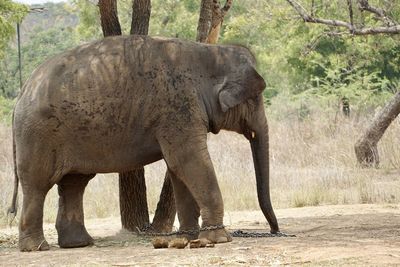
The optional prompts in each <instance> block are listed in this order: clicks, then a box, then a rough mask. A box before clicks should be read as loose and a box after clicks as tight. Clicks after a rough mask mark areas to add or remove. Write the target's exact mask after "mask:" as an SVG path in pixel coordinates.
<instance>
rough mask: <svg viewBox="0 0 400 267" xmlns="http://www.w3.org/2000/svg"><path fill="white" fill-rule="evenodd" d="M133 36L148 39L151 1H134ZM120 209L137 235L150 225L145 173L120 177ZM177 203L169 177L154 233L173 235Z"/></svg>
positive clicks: (162, 196) (162, 192) (164, 188)
mask: <svg viewBox="0 0 400 267" xmlns="http://www.w3.org/2000/svg"><path fill="white" fill-rule="evenodd" d="M132 9H133V12H132V24H131V31H130V32H131V34H141V35H147V34H148V31H149V21H150V12H151V2H150V0H134V1H133V5H132ZM119 188H120V191H119V194H120V195H119V200H120V201H119V205H120V211H121V223H122V227H123V228H124V229H127V230H129V231H137V228H139V229H141V230H143V229H145V228H146V227H147V226H148V225H149V211H148V206H147V197H146V182H145V177H144V169H143V168H140V169H137V170H134V171H130V172H127V173H121V174H120V175H119ZM175 213H176V211H175V200H174V194H173V190H172V185H171V182H170V181H169V177H168V174H166V176H165V180H164V185H163V189H162V191H161V195H160V200H159V202H158V204H157V209H156V214H155V216H154V220H153V223H152V228H153V230H155V231H157V232H169V231H171V230H172V226H173V224H174V220H175Z"/></svg>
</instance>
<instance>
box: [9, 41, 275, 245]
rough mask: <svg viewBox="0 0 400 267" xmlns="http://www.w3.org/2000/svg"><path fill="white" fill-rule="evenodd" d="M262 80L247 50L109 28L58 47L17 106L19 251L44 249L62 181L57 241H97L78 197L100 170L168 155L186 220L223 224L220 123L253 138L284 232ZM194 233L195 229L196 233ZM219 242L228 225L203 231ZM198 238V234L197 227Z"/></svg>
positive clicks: (260, 177)
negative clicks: (213, 140)
mask: <svg viewBox="0 0 400 267" xmlns="http://www.w3.org/2000/svg"><path fill="white" fill-rule="evenodd" d="M264 88H265V82H264V80H263V78H262V77H261V76H260V75H259V74H258V73H257V71H256V70H255V60H254V57H253V56H252V54H251V53H250V52H249V51H248V49H246V48H243V47H239V46H215V45H205V44H198V43H193V42H186V41H181V40H178V39H161V38H150V37H143V36H124V37H121V36H119V37H110V38H106V39H104V40H101V41H97V42H93V43H90V44H86V45H83V46H79V47H77V48H75V49H73V50H71V51H68V52H65V53H63V54H61V55H58V56H55V57H53V58H52V59H50V60H48V61H47V62H45V63H44V64H42V65H41V66H40V67H39V68H38V69H36V70H35V71H34V73H33V74H32V76H31V77H30V78H29V80H28V81H27V82H26V84H25V86H24V88H23V90H22V92H21V94H20V97H19V99H18V101H17V104H16V107H15V110H14V121H13V135H14V150H15V160H16V179H18V178H19V180H20V182H21V186H22V190H23V208H22V214H21V219H20V226H19V248H20V250H21V251H31V250H46V249H49V246H48V244H47V242H46V241H45V239H44V236H43V227H42V220H43V219H42V218H43V202H44V199H45V196H46V194H47V192H48V191H49V189H50V188H51V187H52V186H53V185H55V184H58V186H59V194H60V208H59V212H58V217H57V223H56V228H57V231H58V235H59V244H60V246H61V247H77V246H86V245H89V244H91V243H92V242H93V241H92V238H91V237H90V236H89V234H88V233H87V232H86V229H85V226H84V221H83V208H82V196H83V193H84V189H85V186H86V184H87V182H88V181H89V180H90V179H91V178H92V177H93V175H94V174H96V173H109V172H119V173H120V172H124V171H129V170H132V169H134V168H137V167H139V166H143V165H146V164H149V163H152V162H155V161H157V160H160V159H162V158H164V160H165V161H166V163H167V166H168V168H169V170H170V171H171V172H172V174H173V175H172V176H173V177H172V182H173V187H174V194H175V199H176V206H177V211H178V218H179V221H180V229H182V230H184V229H196V228H199V224H198V219H199V216H201V218H202V221H203V224H202V226H203V227H205V226H213V225H222V224H223V215H224V209H223V203H222V197H221V192H220V190H219V187H218V183H217V179H216V176H215V172H214V168H213V164H212V162H211V160H210V156H209V153H208V150H207V142H206V141H207V133H208V132H213V133H215V134H216V133H218V132H219V131H220V130H221V129H226V130H231V131H235V132H237V133H240V134H243V135H244V136H245V137H246V138H247V139H249V140H250V144H251V148H252V152H253V158H254V166H255V170H256V178H257V192H258V198H259V202H260V207H261V209H262V211H263V212H264V214H265V216H266V218H267V219H268V221H269V223H270V226H271V232H278V231H279V228H278V224H277V220H276V218H275V215H274V212H273V209H272V206H271V202H270V197H269V161H268V126H267V120H266V117H265V113H264V106H263V98H262V91H263V90H264ZM196 237H197V236H196ZM199 237H200V238H208V239H209V240H211V241H212V242H214V243H219V242H227V241H230V240H231V237H230V235H229V233H228V232H226V231H225V229H218V230H209V231H202V232H200V234H199ZM193 238H195V237H193Z"/></svg>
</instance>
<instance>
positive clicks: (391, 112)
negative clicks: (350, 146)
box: [354, 91, 400, 167]
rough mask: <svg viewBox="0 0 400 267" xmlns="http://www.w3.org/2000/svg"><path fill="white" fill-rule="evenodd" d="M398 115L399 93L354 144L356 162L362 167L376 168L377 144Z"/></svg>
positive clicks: (377, 162) (377, 164)
mask: <svg viewBox="0 0 400 267" xmlns="http://www.w3.org/2000/svg"><path fill="white" fill-rule="evenodd" d="M399 113H400V91H399V92H397V93H396V94H395V95H394V97H393V98H392V99H391V100H390V101H389V102H388V103H387V104H386V105H385V106H384V107H383V108H382V110H381V111H380V112H379V114H378V115H377V116H376V117H375V118H374V120H373V121H372V123H371V124H370V125H369V126H368V128H367V130H366V131H365V133H364V134H363V135H362V136H361V138H360V139H359V140H358V141H357V142H356V144H355V146H354V150H355V153H356V157H357V160H358V162H359V163H360V164H361V165H362V166H364V167H373V166H375V167H378V166H379V154H378V148H377V144H378V142H379V140H380V139H381V137H382V136H383V134H384V133H385V131H386V129H387V128H388V127H389V125H390V123H391V122H392V121H393V120H394V119H395V118H396V117H397V116H398V115H399Z"/></svg>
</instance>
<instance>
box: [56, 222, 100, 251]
mask: <svg viewBox="0 0 400 267" xmlns="http://www.w3.org/2000/svg"><path fill="white" fill-rule="evenodd" d="M56 228H57V232H58V245H59V246H60V247H61V248H79V247H86V246H90V245H93V238H92V237H91V236H90V235H89V234H88V232H87V231H86V228H85V226H84V225H82V224H80V223H78V222H69V223H68V224H64V225H63V226H60V225H57V227H56Z"/></svg>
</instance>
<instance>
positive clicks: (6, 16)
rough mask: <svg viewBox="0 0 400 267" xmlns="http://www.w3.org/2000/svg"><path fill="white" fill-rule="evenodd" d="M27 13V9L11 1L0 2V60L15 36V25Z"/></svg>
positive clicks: (3, 0)
mask: <svg viewBox="0 0 400 267" xmlns="http://www.w3.org/2000/svg"><path fill="white" fill-rule="evenodd" d="M27 13H28V7H27V6H25V5H22V4H17V3H14V2H12V1H11V0H2V1H0V59H1V58H2V57H3V56H4V53H3V51H4V49H5V48H6V47H7V44H8V42H9V40H10V38H12V37H13V36H14V34H15V24H16V23H20V22H21V21H22V19H23V18H24V17H25V15H26V14H27Z"/></svg>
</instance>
